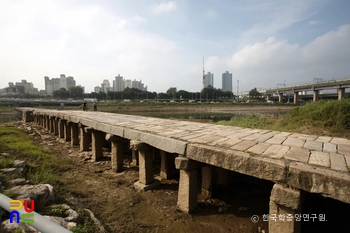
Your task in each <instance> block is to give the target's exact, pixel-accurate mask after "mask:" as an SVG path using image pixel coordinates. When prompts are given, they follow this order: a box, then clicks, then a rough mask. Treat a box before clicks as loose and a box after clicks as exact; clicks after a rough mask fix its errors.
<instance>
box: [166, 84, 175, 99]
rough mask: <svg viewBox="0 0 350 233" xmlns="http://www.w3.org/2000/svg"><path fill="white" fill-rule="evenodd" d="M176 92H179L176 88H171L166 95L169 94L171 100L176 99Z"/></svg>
mask: <svg viewBox="0 0 350 233" xmlns="http://www.w3.org/2000/svg"><path fill="white" fill-rule="evenodd" d="M176 92H177V88H176V87H170V88H169V89H168V90H167V91H166V93H167V94H168V96H169V97H170V98H171V99H176Z"/></svg>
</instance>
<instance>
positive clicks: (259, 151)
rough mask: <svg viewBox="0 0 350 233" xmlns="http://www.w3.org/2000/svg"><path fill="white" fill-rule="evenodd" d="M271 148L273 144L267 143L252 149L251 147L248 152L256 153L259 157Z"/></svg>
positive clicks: (259, 144) (261, 143)
mask: <svg viewBox="0 0 350 233" xmlns="http://www.w3.org/2000/svg"><path fill="white" fill-rule="evenodd" d="M270 146H271V144H269V143H265V142H260V143H258V144H256V145H254V146H252V147H250V148H249V149H248V150H247V152H248V153H254V154H257V155H261V154H262V153H264V152H265V151H266V149H267V148H269V147H270Z"/></svg>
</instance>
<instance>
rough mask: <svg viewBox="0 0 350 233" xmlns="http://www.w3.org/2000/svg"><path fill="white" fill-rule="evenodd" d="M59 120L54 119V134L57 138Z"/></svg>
mask: <svg viewBox="0 0 350 233" xmlns="http://www.w3.org/2000/svg"><path fill="white" fill-rule="evenodd" d="M58 120H59V118H58V117H54V119H53V134H54V135H55V136H57V135H58Z"/></svg>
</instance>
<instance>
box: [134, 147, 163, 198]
mask: <svg viewBox="0 0 350 233" xmlns="http://www.w3.org/2000/svg"><path fill="white" fill-rule="evenodd" d="M130 148H131V149H133V150H138V151H139V181H137V182H135V183H134V188H135V189H136V190H138V191H147V190H150V189H154V188H156V187H158V186H159V185H160V182H159V180H154V179H153V148H152V147H151V146H149V145H147V144H146V143H142V142H139V141H135V140H131V141H130Z"/></svg>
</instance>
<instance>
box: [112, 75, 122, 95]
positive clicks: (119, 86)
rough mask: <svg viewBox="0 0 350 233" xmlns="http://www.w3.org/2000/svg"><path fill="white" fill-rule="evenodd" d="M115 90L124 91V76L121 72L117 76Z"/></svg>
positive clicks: (114, 84)
mask: <svg viewBox="0 0 350 233" xmlns="http://www.w3.org/2000/svg"><path fill="white" fill-rule="evenodd" d="M113 90H114V91H117V92H120V91H124V80H123V76H120V74H118V76H115V80H114V83H113Z"/></svg>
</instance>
